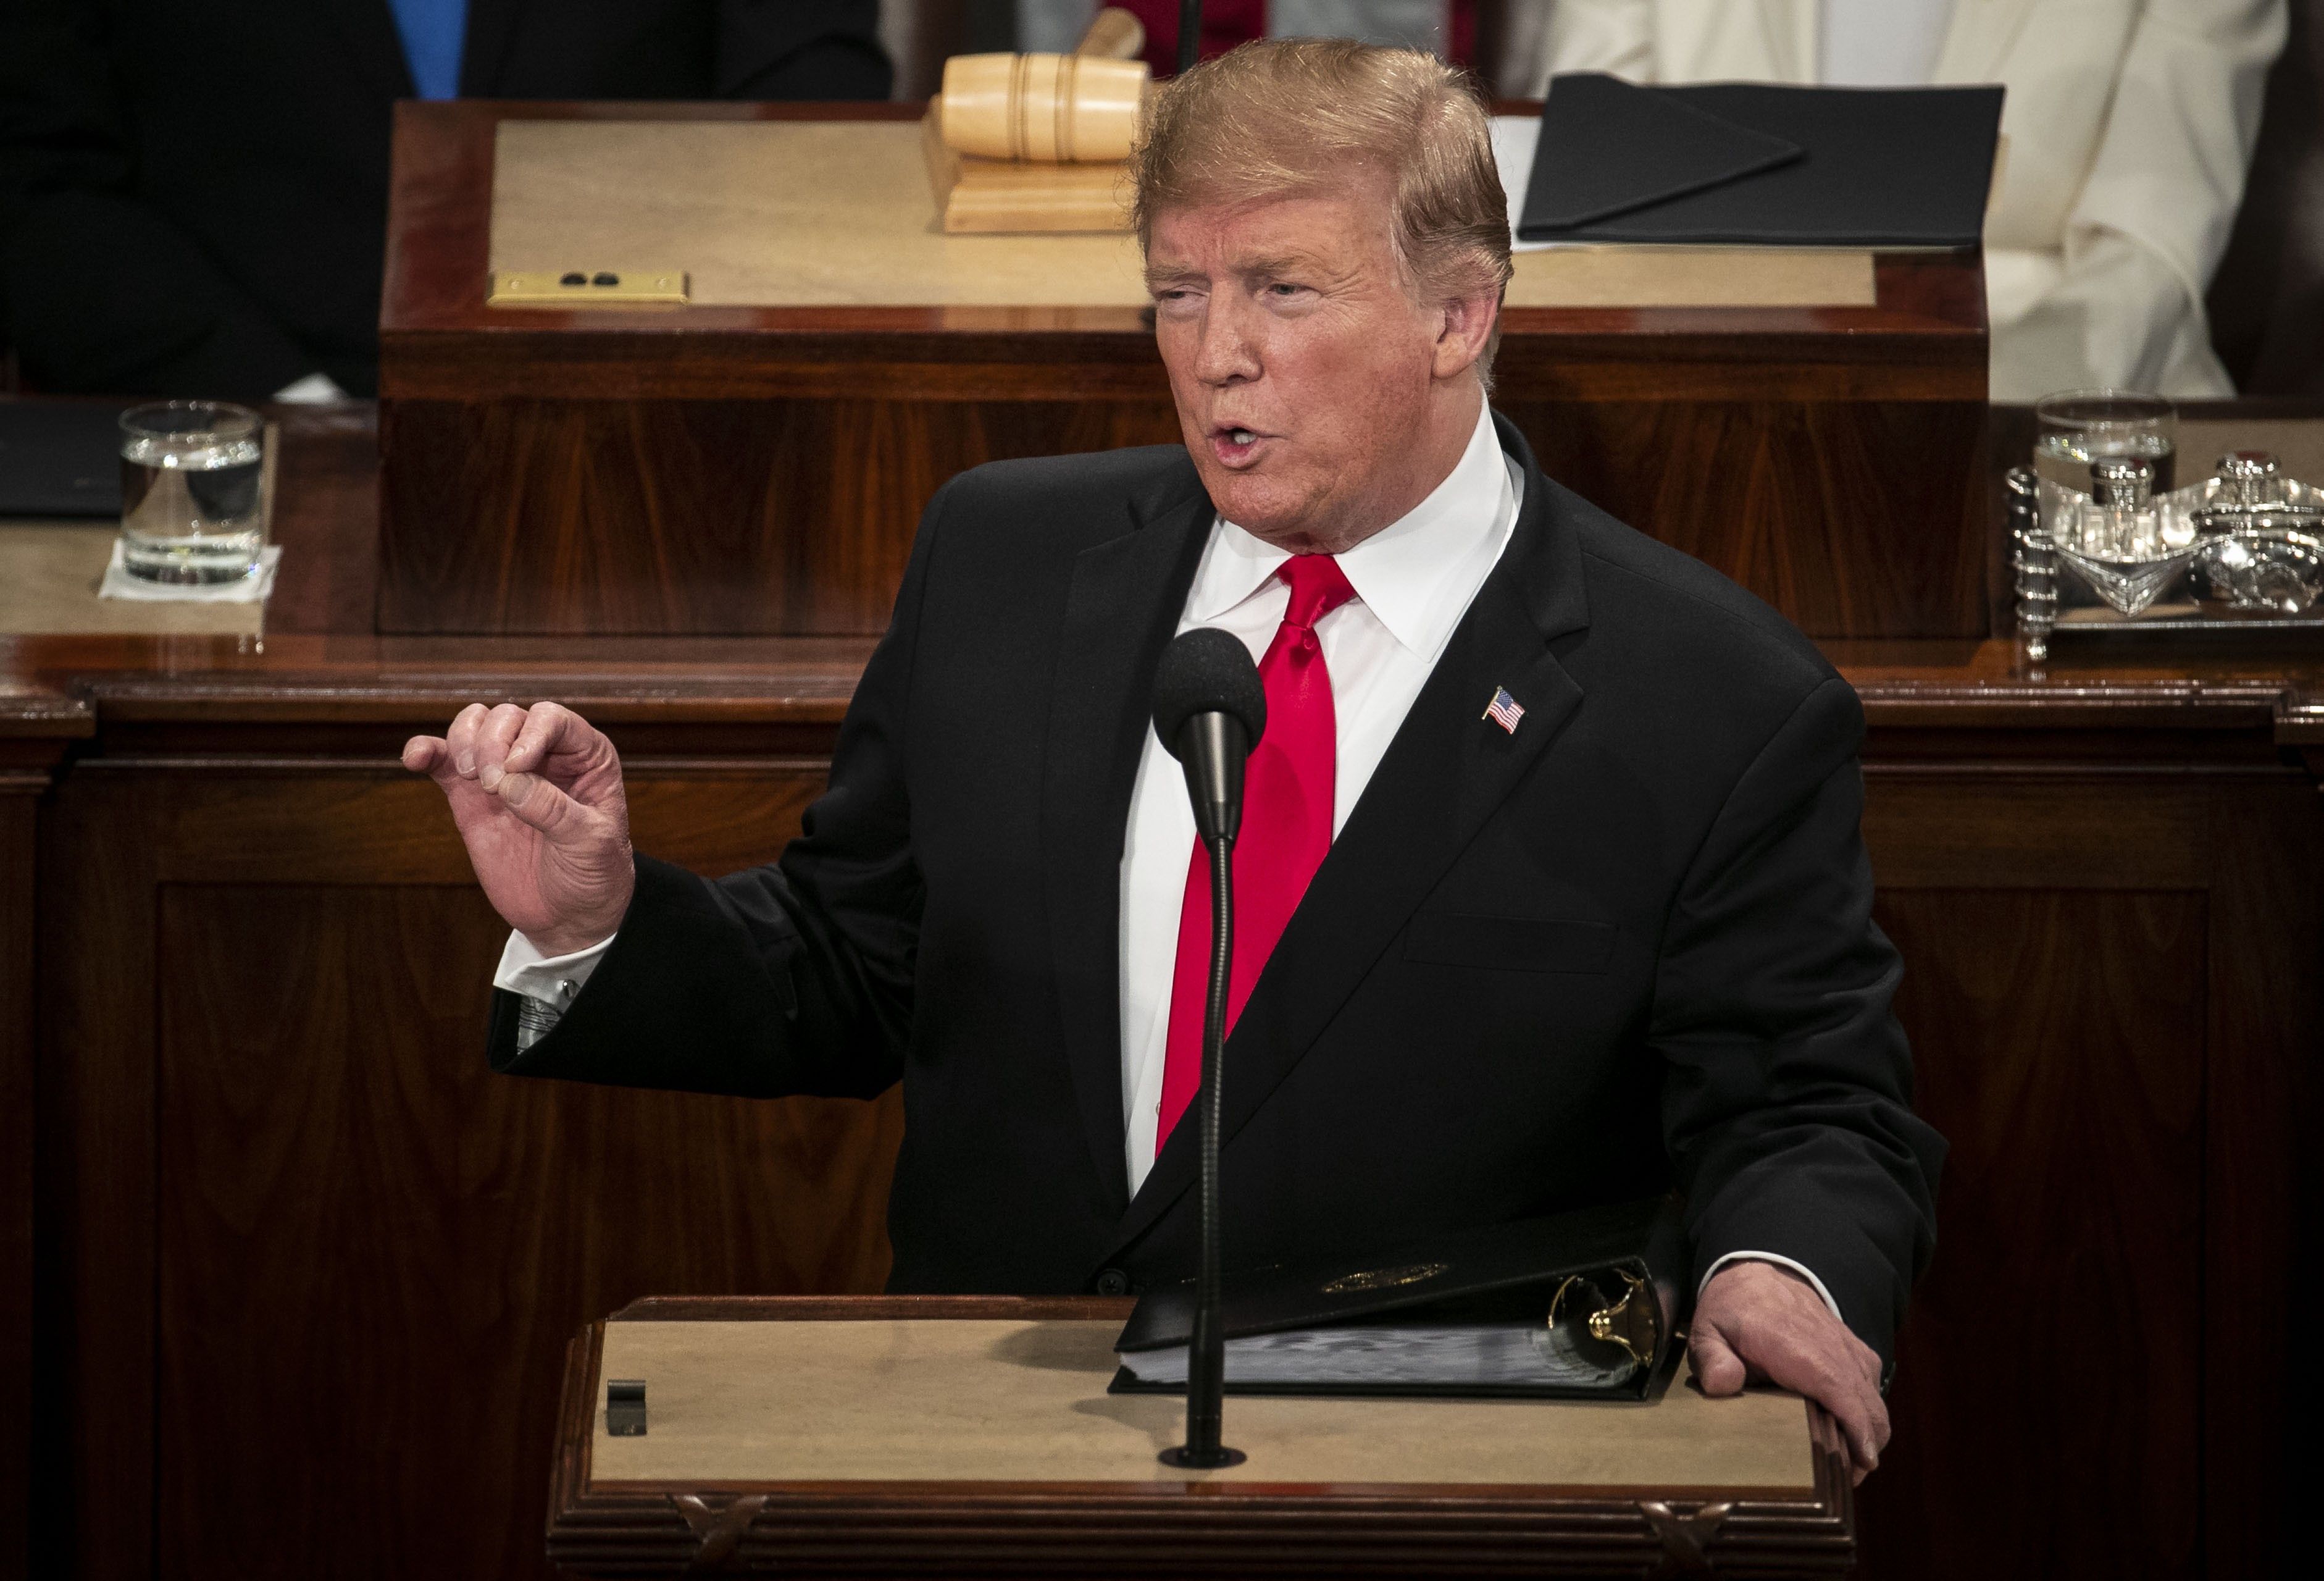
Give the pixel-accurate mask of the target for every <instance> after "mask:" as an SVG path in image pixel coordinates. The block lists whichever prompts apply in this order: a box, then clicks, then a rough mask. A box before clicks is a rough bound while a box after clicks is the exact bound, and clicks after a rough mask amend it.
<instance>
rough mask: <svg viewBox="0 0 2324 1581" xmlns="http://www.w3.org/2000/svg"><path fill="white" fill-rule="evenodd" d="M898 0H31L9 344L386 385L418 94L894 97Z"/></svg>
mask: <svg viewBox="0 0 2324 1581" xmlns="http://www.w3.org/2000/svg"><path fill="white" fill-rule="evenodd" d="M877 13H878V6H877V5H876V0H558V3H557V4H555V5H546V4H527V3H526V0H325V3H321V4H318V3H317V0H259V3H256V4H251V5H237V6H233V7H227V8H221V7H218V6H216V5H180V4H174V3H171V0H11V3H10V4H9V5H8V6H7V7H6V8H5V13H0V306H5V319H0V345H5V343H7V342H9V341H12V340H13V341H14V345H15V347H16V350H17V353H18V355H19V356H20V357H21V359H22V361H23V369H24V374H25V376H26V377H27V378H28V379H29V380H31V381H32V383H33V384H36V385H37V386H39V387H40V388H42V389H46V390H59V391H69V390H85V391H95V392H98V393H106V394H122V395H129V394H155V395H196V396H226V397H230V398H233V399H237V400H246V401H257V400H263V399H266V398H267V397H269V396H275V397H278V398H288V399H291V400H300V399H308V400H321V399H330V398H333V397H335V396H337V395H338V394H340V393H353V394H357V395H368V394H370V393H373V392H374V390H375V389H376V387H377V385H378V364H379V351H378V327H379V296H380V272H381V266H382V259H383V254H384V253H385V247H386V224H387V163H388V158H387V156H388V131H389V125H390V116H391V112H392V106H393V104H394V101H395V100H397V99H399V98H410V97H420V98H438V99H440V98H451V97H460V96H465V97H472V98H512V99H526V98H533V99H538V98H569V99H689V98H693V99H700V98H885V97H888V62H887V58H886V56H885V55H883V54H882V53H881V49H880V43H879V39H878V37H877V34H876V32H875V31H874V24H875V23H876V21H877Z"/></svg>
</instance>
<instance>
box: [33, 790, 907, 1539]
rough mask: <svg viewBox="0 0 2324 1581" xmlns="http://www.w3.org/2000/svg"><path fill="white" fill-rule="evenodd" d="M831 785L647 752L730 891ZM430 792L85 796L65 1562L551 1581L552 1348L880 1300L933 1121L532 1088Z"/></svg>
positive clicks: (50, 1065) (70, 991)
mask: <svg viewBox="0 0 2324 1581" xmlns="http://www.w3.org/2000/svg"><path fill="white" fill-rule="evenodd" d="M824 772H825V769H824V764H823V763H822V762H820V761H818V760H814V759H807V760H803V761H792V760H759V761H757V762H756V763H752V762H751V761H750V760H730V761H728V762H726V763H718V764H711V765H705V766H700V767H687V766H685V765H678V764H668V763H657V761H656V760H654V759H651V758H644V759H641V760H639V761H637V762H635V763H632V776H633V783H632V815H633V827H635V829H636V831H637V836H638V838H639V840H640V841H641V844H644V845H645V846H648V847H649V848H650V849H654V850H657V851H659V852H662V853H665V854H667V855H670V856H672V857H674V858H675V859H678V860H680V861H685V862H688V863H691V864H695V865H696V866H697V867H699V868H701V869H702V870H705V871H709V872H716V871H721V870H724V869H729V868H733V867H735V866H739V865H742V864H746V863H749V862H753V861H758V860H761V859H763V858H764V857H766V856H767V855H771V854H772V853H773V852H774V851H776V850H778V849H779V847H780V846H781V844H782V842H783V840H784V839H785V838H786V837H788V835H789V833H791V832H792V831H794V830H796V828H797V827H798V815H799V811H800V809H801V808H802V807H803V805H804V803H805V801H806V800H807V798H808V797H809V796H810V795H811V794H812V793H813V791H814V790H815V789H816V788H817V787H818V786H819V785H820V783H821V781H822V779H823V775H824ZM440 801H441V799H440V796H439V795H438V792H437V791H436V790H435V789H434V787H432V786H430V785H428V784H426V783H424V782H421V781H414V780H412V779H410V778H409V777H407V776H403V775H401V774H400V773H398V772H394V771H392V770H389V769H385V768H383V766H382V765H380V764H379V763H377V761H376V760H373V761H372V762H369V763H363V764H360V765H357V764H353V763H338V764H333V763H328V762H327V761H318V762H317V763H313V764H310V765H304V766H301V765H291V764H284V763H279V762H278V763H272V764H267V763H255V764H242V763H233V762H231V761H225V762H221V761H217V760H213V761H211V762H209V763H207V764H204V763H199V762H188V761H184V760H180V761H177V762H174V763H155V764H152V766H151V768H150V770H149V769H143V768H139V767H135V766H131V765H130V764H127V763H121V762H119V761H118V760H114V761H113V763H111V765H110V766H107V767H105V768H102V769H93V770H91V771H89V772H85V773H84V774H83V775H81V776H79V777H77V778H76V779H75V780H74V781H71V782H70V783H69V785H68V786H67V787H66V788H65V789H64V790H63V791H61V792H60V796H59V804H60V820H59V827H58V829H57V830H56V839H55V841H54V842H53V844H52V846H51V854H52V859H53V860H52V868H51V871H52V873H54V874H64V873H67V872H70V873H72V874H73V877H72V880H71V882H69V883H57V884H53V885H51V886H48V887H47V888H46V889H45V890H44V902H45V905H46V916H45V920H44V925H43V938H44V939H48V940H51V941H53V943H54V945H55V947H56V949H55V960H54V972H53V975H52V976H51V991H50V992H51V1004H52V1007H53V1012H54V1013H53V1014H52V1017H51V1022H50V1025H51V1028H52V1029H53V1030H54V1031H56V1032H57V1034H58V1036H57V1037H56V1038H55V1039H54V1040H50V1041H48V1042H46V1043H45V1044H44V1050H45V1052H44V1057H43V1069H44V1071H45V1072H46V1078H45V1079H44V1080H43V1082H42V1096H43V1099H44V1108H43V1120H44V1126H43V1134H44V1135H47V1136H49V1137H50V1138H51V1139H52V1142H53V1143H54V1145H51V1147H50V1148H48V1149H47V1150H46V1151H45V1152H44V1155H43V1167H44V1169H45V1170H47V1171H48V1192H49V1197H48V1199H49V1200H50V1201H51V1203H52V1204H53V1205H55V1207H54V1209H53V1210H52V1213H51V1217H50V1220H49V1223H48V1224H47V1225H46V1226H45V1231H46V1234H47V1235H48V1237H49V1242H50V1251H51V1256H52V1258H53V1261H54V1262H55V1263H56V1277H55V1278H53V1279H51V1280H50V1281H47V1282H46V1285H45V1289H44V1294H43V1308H44V1314H43V1316H44V1330H45V1333H46V1335H47V1336H48V1337H49V1339H50V1342H51V1354H52V1365H53V1367H54V1369H55V1371H56V1373H57V1374H58V1378H57V1383H56V1387H55V1388H54V1390H53V1391H52V1392H51V1397H50V1398H49V1399H48V1400H47V1401H45V1402H44V1404H43V1408H42V1409H43V1414H44V1419H45V1420H47V1421H48V1422H50V1423H51V1424H54V1425H55V1427H56V1428H57V1429H58V1430H61V1429H62V1428H63V1427H64V1425H65V1424H68V1423H69V1424H70V1428H71V1433H72V1439H73V1443H72V1453H71V1455H70V1456H69V1466H70V1474H69V1484H70V1485H69V1486H62V1487H59V1488H56V1489H54V1490H51V1491H50V1493H49V1496H48V1500H47V1502H46V1504H45V1507H44V1509H43V1512H42V1514H43V1529H44V1542H45V1544H46V1551H47V1555H48V1559H49V1564H48V1567H47V1568H44V1570H43V1571H42V1573H43V1574H50V1573H54V1574H65V1573H73V1574H78V1575H82V1576H106V1577H115V1576H118V1577H128V1576H146V1575H152V1574H161V1575H168V1576H188V1577H208V1576H235V1577H243V1576H312V1575H324V1574H327V1575H347V1576H422V1575H447V1574H494V1575H512V1576H514V1575H543V1576H545V1575H546V1574H547V1573H548V1572H547V1568H546V1564H545V1561H544V1559H543V1558H542V1557H541V1549H540V1546H539V1516H538V1513H537V1512H538V1510H539V1503H538V1500H539V1496H540V1490H541V1488H542V1487H543V1486H544V1485H545V1481H546V1478H547V1476H548V1475H549V1442H550V1438H551V1434H552V1421H551V1416H552V1412H553V1409H554V1405H555V1399H554V1395H555V1390H556V1358H557V1356H558V1354H559V1353H560V1352H561V1350H562V1347H563V1345H564V1343H565V1341H566V1339H567V1337H568V1336H569V1335H570V1334H571V1332H572V1331H573V1329H574V1327H576V1325H577V1324H578V1323H580V1322H582V1321H585V1320H586V1319H588V1318H592V1317H595V1316H600V1315H602V1314H603V1313H604V1311H606V1310H608V1309H609V1308H613V1307H616V1306H619V1305H621V1304H622V1303H625V1302H627V1301H630V1300H632V1299H636V1298H638V1297H641V1296H644V1295H648V1294H652V1293H656V1292H662V1291H669V1290H686V1291H692V1292H705V1293H715V1292H719V1291H737V1292H761V1293H764V1292H783V1291H794V1290H796V1291H817V1290H823V1291H850V1290H855V1291H861V1290H877V1289H878V1288H879V1286H880V1284H881V1281H883V1280H884V1278H885V1274H886V1268H887V1244H886V1237H885V1231H884V1220H885V1206H884V1205H885V1201H886V1195H887V1182H888V1178H889V1175H890V1171H891V1170H892V1168H893V1162H894V1153H895V1148H896V1145H897V1142H898V1141H899V1137H900V1126H901V1107H900V1105H899V1104H898V1103H897V1102H896V1101H895V1100H894V1098H893V1097H892V1096H891V1097H890V1098H888V1099H885V1100H882V1101H881V1102H879V1103H875V1104H862V1103H854V1102H848V1101H841V1100H813V1099H798V1100H786V1101H783V1102H779V1103H750V1102H744V1101H740V1100H724V1099H715V1098H705V1097H698V1096H682V1095H673V1094H660V1093H649V1092H626V1091H616V1090H611V1089H596V1088H588V1087H582V1086H566V1085H563V1084H556V1083H533V1082H521V1081H512V1080H503V1079H498V1078H494V1077H491V1076H490V1075H489V1073H488V1072H487V1070H486V1068H485V1066H484V1060H483V1057H482V1049H481V1046H480V1041H479V1031H480V1028H481V1026H482V1024H483V1016H484V1004H485V1001H486V998H487V995H488V993H489V982H490V974H491V970H492V966H493V961H494V960H495V959H496V958H497V957H498V954H499V950H500V946H501V941H502V940H503V938H505V930H504V929H503V928H502V927H501V926H500V925H499V924H498V923H497V921H496V920H495V919H494V918H493V915H492V913H491V911H490V908H489V907H488V906H487V905H486V904H485V903H484V901H483V899H482V897H481V895H480V894H479V893H478V892H476V891H475V887H474V884H473V880H472V878H471V876H470V874H468V873H467V871H466V859H465V856H464V855H463V854H462V853H461V851H460V848H459V846H458V844H457V839H456V838H454V837H453V836H452V834H451V831H450V827H449V825H448V821H447V819H446V818H445V817H444V813H443V809H442V807H441V804H440Z"/></svg>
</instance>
